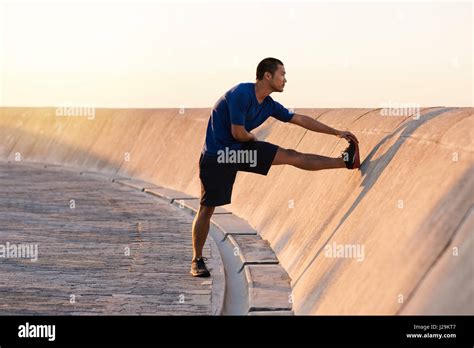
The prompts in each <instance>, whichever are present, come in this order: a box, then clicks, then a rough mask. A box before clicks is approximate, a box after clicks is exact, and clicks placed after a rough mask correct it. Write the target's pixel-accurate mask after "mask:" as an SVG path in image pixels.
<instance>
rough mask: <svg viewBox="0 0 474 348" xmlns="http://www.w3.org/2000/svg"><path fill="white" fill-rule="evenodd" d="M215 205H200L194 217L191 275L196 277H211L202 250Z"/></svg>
mask: <svg viewBox="0 0 474 348" xmlns="http://www.w3.org/2000/svg"><path fill="white" fill-rule="evenodd" d="M214 209H215V207H206V206H204V205H200V206H199V210H198V212H197V214H196V216H195V217H194V220H193V226H192V240H193V260H192V262H191V275H193V276H194V277H209V276H210V273H209V271H208V269H207V268H206V265H205V263H204V261H205V258H203V256H202V250H203V249H204V244H205V243H206V239H207V235H208V234H209V227H210V223H211V217H212V214H213V213H214Z"/></svg>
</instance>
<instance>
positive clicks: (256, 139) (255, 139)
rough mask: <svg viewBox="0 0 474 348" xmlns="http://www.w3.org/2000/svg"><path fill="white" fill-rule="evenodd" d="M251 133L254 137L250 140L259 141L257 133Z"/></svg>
mask: <svg viewBox="0 0 474 348" xmlns="http://www.w3.org/2000/svg"><path fill="white" fill-rule="evenodd" d="M249 134H250V136H251V137H252V139H250V141H258V138H257V136H256V135H255V134H253V133H249Z"/></svg>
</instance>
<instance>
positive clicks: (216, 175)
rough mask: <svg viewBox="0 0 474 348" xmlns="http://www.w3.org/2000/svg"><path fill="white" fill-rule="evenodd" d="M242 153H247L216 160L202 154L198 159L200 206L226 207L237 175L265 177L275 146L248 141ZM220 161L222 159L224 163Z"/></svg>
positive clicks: (275, 149)
mask: <svg viewBox="0 0 474 348" xmlns="http://www.w3.org/2000/svg"><path fill="white" fill-rule="evenodd" d="M242 150H246V151H247V152H240V153H239V155H238V156H237V155H236V156H234V158H232V157H230V156H226V157H224V156H221V157H220V158H219V157H218V156H207V155H203V154H201V157H200V158H199V178H200V179H201V204H202V205H204V206H207V207H215V206H219V205H224V204H229V203H230V202H231V198H232V187H233V186H234V181H235V177H236V175H237V172H238V171H243V172H251V173H257V174H261V175H267V173H268V171H269V170H270V167H271V166H272V162H273V159H274V158H275V155H276V153H277V150H278V146H277V145H274V144H271V143H267V142H265V141H249V142H245V143H242ZM249 151H250V152H249ZM230 153H231V152H230V151H229V154H230ZM237 153H238V152H237ZM234 154H235V152H234ZM222 159H224V162H223V161H222ZM234 162H238V163H234Z"/></svg>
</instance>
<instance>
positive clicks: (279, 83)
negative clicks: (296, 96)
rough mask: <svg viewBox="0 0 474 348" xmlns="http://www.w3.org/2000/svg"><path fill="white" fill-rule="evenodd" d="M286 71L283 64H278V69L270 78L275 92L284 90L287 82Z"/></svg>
mask: <svg viewBox="0 0 474 348" xmlns="http://www.w3.org/2000/svg"><path fill="white" fill-rule="evenodd" d="M285 75H286V71H285V67H284V66H283V65H278V69H277V71H275V73H274V74H273V77H272V78H271V79H270V81H269V82H270V86H271V87H272V89H273V91H274V92H283V88H285V83H286V77H285Z"/></svg>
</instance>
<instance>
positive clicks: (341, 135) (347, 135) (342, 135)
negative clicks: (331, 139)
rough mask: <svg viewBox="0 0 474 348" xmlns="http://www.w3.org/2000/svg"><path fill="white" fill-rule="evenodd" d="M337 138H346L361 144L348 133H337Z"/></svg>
mask: <svg viewBox="0 0 474 348" xmlns="http://www.w3.org/2000/svg"><path fill="white" fill-rule="evenodd" d="M336 136H337V137H339V138H344V139H346V140H348V141H354V142H356V143H359V140H357V137H356V136H355V135H354V134H352V133H351V132H348V131H337V133H336Z"/></svg>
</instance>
